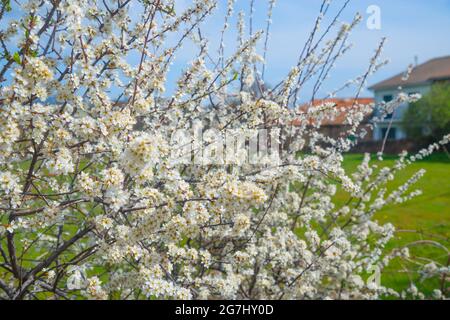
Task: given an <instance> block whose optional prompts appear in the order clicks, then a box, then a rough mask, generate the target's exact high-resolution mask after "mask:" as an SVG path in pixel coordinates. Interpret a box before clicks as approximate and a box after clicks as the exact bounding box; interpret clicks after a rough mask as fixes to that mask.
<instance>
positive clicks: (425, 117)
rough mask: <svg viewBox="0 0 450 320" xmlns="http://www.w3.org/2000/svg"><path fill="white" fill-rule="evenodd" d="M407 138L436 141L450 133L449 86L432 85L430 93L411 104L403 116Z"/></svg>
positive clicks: (442, 84) (444, 84)
mask: <svg viewBox="0 0 450 320" xmlns="http://www.w3.org/2000/svg"><path fill="white" fill-rule="evenodd" d="M403 120H404V124H405V130H406V132H407V134H408V136H409V137H411V138H413V139H418V140H423V139H424V136H425V137H426V138H427V140H436V139H439V137H442V135H444V134H446V133H448V132H450V84H449V83H446V82H444V83H438V84H434V85H433V86H432V88H431V91H430V92H429V93H427V94H426V95H424V97H423V98H422V99H420V100H418V101H417V102H414V103H412V104H411V105H410V106H409V108H408V109H407V111H406V112H405V115H404V118H403Z"/></svg>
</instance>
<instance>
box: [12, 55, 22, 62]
mask: <svg viewBox="0 0 450 320" xmlns="http://www.w3.org/2000/svg"><path fill="white" fill-rule="evenodd" d="M13 60H14V61H15V62H16V63H17V64H21V63H22V61H21V60H20V55H19V53H18V52H16V53H14V55H13Z"/></svg>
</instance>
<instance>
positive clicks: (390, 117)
mask: <svg viewBox="0 0 450 320" xmlns="http://www.w3.org/2000/svg"><path fill="white" fill-rule="evenodd" d="M393 99H394V97H393V96H392V94H388V95H385V96H383V101H384V102H385V103H388V102H391V101H392V100H393ZM392 115H393V113H389V114H387V115H386V117H385V119H387V120H389V119H392Z"/></svg>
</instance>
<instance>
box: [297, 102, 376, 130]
mask: <svg viewBox="0 0 450 320" xmlns="http://www.w3.org/2000/svg"><path fill="white" fill-rule="evenodd" d="M373 103H374V99H372V98H358V99H355V98H330V99H318V100H314V101H313V103H308V104H304V105H302V106H300V108H299V112H300V113H305V112H306V110H307V109H308V108H310V107H318V106H321V105H325V104H333V105H334V106H333V108H336V109H337V110H338V111H339V112H338V114H337V115H336V116H334V117H332V118H331V117H326V118H325V119H323V121H322V122H321V125H322V126H339V125H345V120H346V119H347V116H348V114H349V112H350V111H351V110H352V109H353V110H354V109H357V108H360V107H361V106H367V105H371V104H373ZM368 117H369V115H367V116H366V118H368ZM310 123H311V124H312V120H310ZM298 124H299V120H297V121H294V125H298Z"/></svg>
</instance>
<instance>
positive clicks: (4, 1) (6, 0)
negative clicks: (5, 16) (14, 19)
mask: <svg viewBox="0 0 450 320" xmlns="http://www.w3.org/2000/svg"><path fill="white" fill-rule="evenodd" d="M2 4H3V6H4V7H5V10H6V12H10V11H11V0H2Z"/></svg>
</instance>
